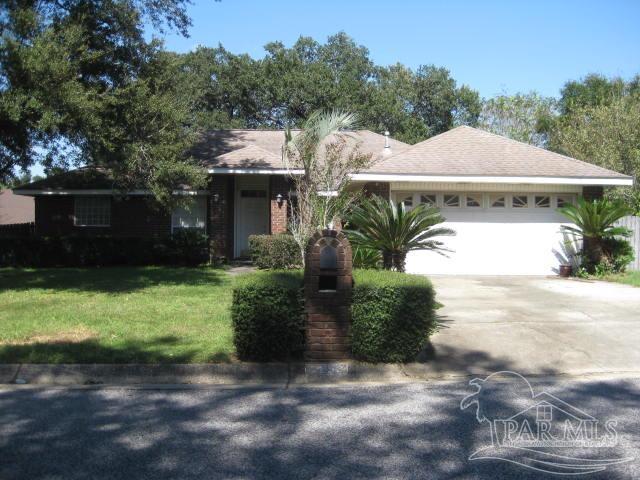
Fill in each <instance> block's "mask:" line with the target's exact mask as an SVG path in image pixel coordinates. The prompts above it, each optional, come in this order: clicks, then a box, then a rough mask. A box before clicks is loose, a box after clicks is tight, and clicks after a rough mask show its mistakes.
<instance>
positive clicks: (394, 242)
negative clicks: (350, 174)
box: [347, 196, 455, 272]
mask: <svg viewBox="0 0 640 480" xmlns="http://www.w3.org/2000/svg"><path fill="white" fill-rule="evenodd" d="M348 220H349V225H350V229H349V230H348V231H347V234H348V236H349V239H350V240H351V242H352V243H353V245H354V246H356V247H364V248H368V249H371V250H376V251H379V252H381V254H382V258H383V266H384V268H385V269H391V268H392V267H393V268H395V269H396V270H398V271H401V272H403V271H404V269H405V260H406V255H407V253H408V252H410V251H412V250H433V251H435V252H442V251H444V250H445V249H444V244H443V242H441V241H439V240H435V238H436V237H440V236H447V235H455V232H454V231H453V230H451V229H449V228H444V227H437V228H434V227H435V226H436V225H438V224H440V223H442V222H444V218H443V217H442V216H441V215H440V212H439V210H438V209H437V208H435V207H429V206H427V205H423V204H420V205H417V206H415V207H414V208H413V209H411V210H406V209H405V207H404V204H402V203H399V204H397V205H394V204H393V202H391V201H388V200H386V199H384V198H381V197H378V196H373V197H371V198H366V199H363V200H362V201H361V202H359V204H357V205H355V206H354V208H353V209H352V211H351V213H350V214H349V216H348Z"/></svg>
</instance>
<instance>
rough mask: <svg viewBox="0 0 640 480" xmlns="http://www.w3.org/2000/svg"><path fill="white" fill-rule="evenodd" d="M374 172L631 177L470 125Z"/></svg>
mask: <svg viewBox="0 0 640 480" xmlns="http://www.w3.org/2000/svg"><path fill="white" fill-rule="evenodd" d="M369 172H371V173H403V174H416V175H461V176H462V175H482V176H514V177H535V176H540V177H597V178H628V177H627V176H625V175H622V174H620V173H617V172H614V171H611V170H607V169H605V168H601V167H598V166H596V165H592V164H590V163H587V162H582V161H580V160H576V159H575V158H571V157H567V156H565V155H561V154H559V153H555V152H551V151H549V150H544V149H542V148H538V147H534V146H533V145H529V144H526V143H522V142H518V141H516V140H512V139H510V138H506V137H502V136H500V135H496V134H493V133H489V132H486V131H484V130H479V129H476V128H472V127H467V126H462V127H457V128H454V129H452V130H449V131H447V132H445V133H442V134H440V135H436V136H435V137H431V138H430V139H428V140H425V141H424V142H420V143H417V144H415V145H413V146H412V147H409V148H408V149H406V150H404V151H402V152H400V153H396V154H395V155H392V156H391V157H388V158H386V159H384V160H382V161H380V162H378V163H377V164H376V165H374V166H373V167H372V168H371V169H370V170H369Z"/></svg>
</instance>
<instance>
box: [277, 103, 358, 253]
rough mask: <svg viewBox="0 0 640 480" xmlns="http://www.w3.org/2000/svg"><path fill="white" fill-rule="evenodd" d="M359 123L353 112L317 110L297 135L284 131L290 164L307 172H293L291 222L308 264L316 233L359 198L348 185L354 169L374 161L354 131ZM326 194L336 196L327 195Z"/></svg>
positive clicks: (287, 160)
mask: <svg viewBox="0 0 640 480" xmlns="http://www.w3.org/2000/svg"><path fill="white" fill-rule="evenodd" d="M356 125H357V117H356V116H355V115H354V114H352V113H349V112H345V111H341V110H332V111H323V110H318V111H316V112H313V113H312V114H311V115H310V116H309V118H308V119H307V120H306V121H305V123H304V126H303V129H302V130H301V131H300V132H298V134H297V135H293V133H292V131H291V130H290V129H286V130H285V139H286V143H285V148H284V161H285V165H286V167H287V168H288V169H290V170H303V171H304V175H290V178H291V182H292V183H293V186H294V188H295V198H296V200H295V202H292V204H291V221H290V224H289V230H290V231H291V233H292V235H293V237H294V238H295V240H296V242H297V244H298V248H299V249H300V253H301V258H302V261H303V263H304V251H305V249H306V247H307V242H308V241H309V239H310V238H311V236H312V235H313V234H314V233H315V232H316V231H317V230H318V229H323V228H327V227H329V226H330V224H331V223H333V222H334V220H335V219H337V218H338V219H339V218H341V217H342V215H343V213H344V212H345V211H347V209H348V207H349V206H350V205H351V203H353V201H354V200H355V199H357V198H358V197H359V194H358V193H357V192H353V191H350V190H349V189H348V188H347V187H348V186H349V185H350V183H351V175H352V174H353V173H357V172H359V171H361V170H363V169H365V168H366V167H367V166H369V165H370V164H371V155H370V154H363V153H360V151H359V142H358V140H357V138H355V137H354V136H353V135H352V134H351V131H352V130H353V128H354V127H355V126H356ZM327 192H331V194H329V195H327V194H323V193H327ZM334 193H335V195H334Z"/></svg>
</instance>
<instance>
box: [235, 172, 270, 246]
mask: <svg viewBox="0 0 640 480" xmlns="http://www.w3.org/2000/svg"><path fill="white" fill-rule="evenodd" d="M268 181H269V178H268V177H266V176H262V175H247V176H237V177H236V198H235V200H236V202H235V249H234V256H236V257H244V256H247V255H249V236H250V235H264V234H267V233H269V198H268V185H269V184H268Z"/></svg>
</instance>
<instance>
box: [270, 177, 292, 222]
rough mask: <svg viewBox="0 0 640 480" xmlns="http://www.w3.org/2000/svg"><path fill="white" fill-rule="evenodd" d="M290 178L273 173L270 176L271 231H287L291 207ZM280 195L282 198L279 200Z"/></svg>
mask: <svg viewBox="0 0 640 480" xmlns="http://www.w3.org/2000/svg"><path fill="white" fill-rule="evenodd" d="M289 188H290V186H289V180H288V179H287V178H286V177H284V176H282V175H271V176H270V177H269V199H270V202H269V213H270V224H271V225H270V232H271V234H274V233H286V232H287V221H288V218H287V212H288V209H289ZM278 195H281V200H280V201H278Z"/></svg>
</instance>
